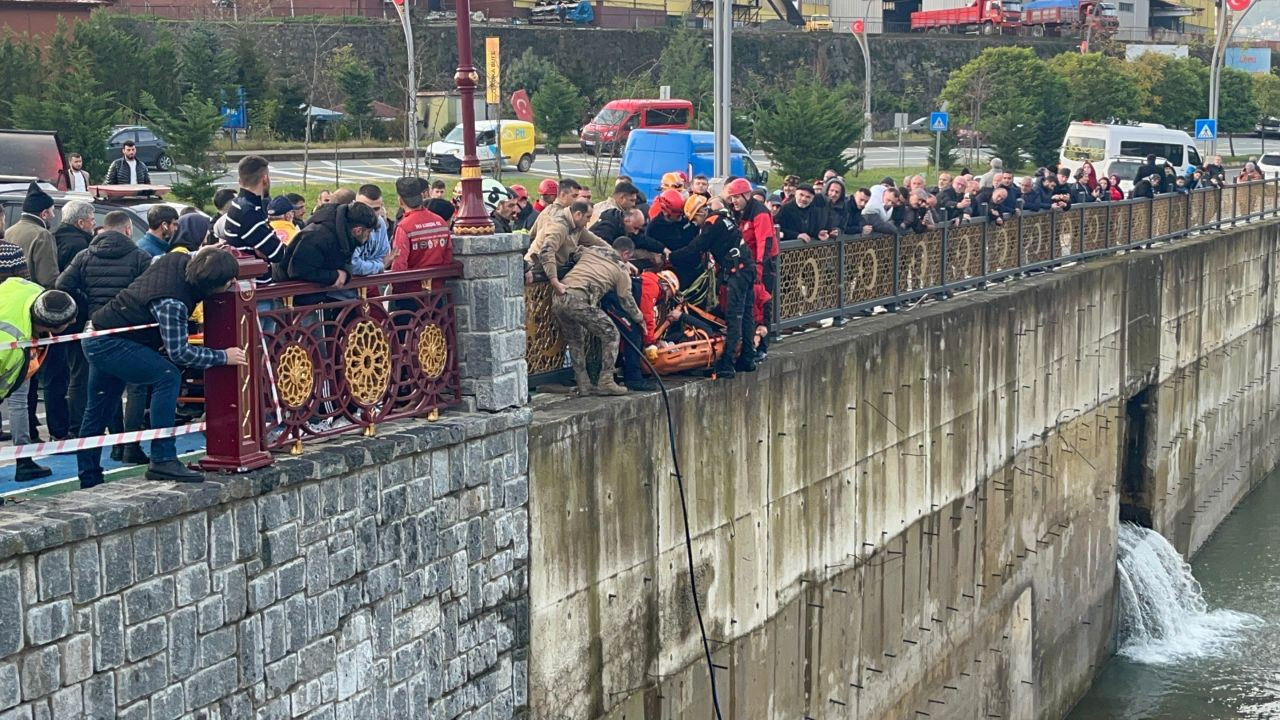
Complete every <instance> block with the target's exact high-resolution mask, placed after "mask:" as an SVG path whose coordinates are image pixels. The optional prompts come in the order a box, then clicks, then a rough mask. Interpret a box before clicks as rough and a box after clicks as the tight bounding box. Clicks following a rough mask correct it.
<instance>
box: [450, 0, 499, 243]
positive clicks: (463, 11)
mask: <svg viewBox="0 0 1280 720" xmlns="http://www.w3.org/2000/svg"><path fill="white" fill-rule="evenodd" d="M454 14H455V15H457V24H458V69H457V71H456V72H455V73H454V74H453V81H454V82H455V83H456V84H457V86H458V96H459V97H460V98H461V99H462V152H463V155H462V199H461V201H460V202H459V203H458V214H457V215H456V216H455V219H454V221H453V234H455V235H489V234H491V233H492V232H493V220H491V219H490V218H489V213H488V212H486V211H485V208H484V199H483V198H481V186H482V180H481V177H480V159H479V158H477V157H476V103H475V99H476V84H477V83H478V82H479V81H480V73H478V72H476V68H475V65H474V64H473V62H472V58H471V0H458V2H457V3H456V5H455V6H454Z"/></svg>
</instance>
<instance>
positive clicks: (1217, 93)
mask: <svg viewBox="0 0 1280 720" xmlns="http://www.w3.org/2000/svg"><path fill="white" fill-rule="evenodd" d="M1217 4H1218V16H1217V18H1216V20H1217V31H1216V35H1215V42H1214V45H1213V57H1211V58H1210V62H1209V117H1210V118H1211V119H1213V120H1217V119H1218V101H1219V100H1220V99H1221V96H1222V65H1223V63H1224V62H1225V61H1226V54H1227V47H1228V46H1230V45H1231V38H1233V37H1235V34H1236V30H1238V29H1240V25H1241V24H1242V23H1243V22H1244V18H1245V16H1246V15H1248V14H1249V11H1250V10H1252V9H1253V6H1254V5H1256V4H1257V2H1256V0H1226V2H1225V3H1224V2H1223V0H1217ZM1232 10H1235V11H1236V12H1238V13H1240V16H1239V17H1237V18H1236V19H1235V22H1234V23H1233V22H1232V21H1231V17H1230V15H1231V11H1232ZM1217 153H1218V140H1217V138H1214V139H1213V140H1210V141H1209V155H1216V154H1217Z"/></svg>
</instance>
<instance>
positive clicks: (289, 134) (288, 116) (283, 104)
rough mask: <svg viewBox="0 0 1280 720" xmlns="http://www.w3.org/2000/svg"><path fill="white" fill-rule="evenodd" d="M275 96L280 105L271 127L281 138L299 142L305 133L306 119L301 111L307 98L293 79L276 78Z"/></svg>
mask: <svg viewBox="0 0 1280 720" xmlns="http://www.w3.org/2000/svg"><path fill="white" fill-rule="evenodd" d="M275 95H276V97H277V98H279V99H280V104H279V107H278V109H277V111H276V115H275V118H274V119H273V120H272V122H271V126H272V127H273V128H274V129H275V131H276V134H277V135H279V136H280V137H281V138H284V139H287V140H301V139H302V138H303V136H304V135H305V134H306V132H307V117H306V113H304V112H303V109H302V108H303V106H304V105H306V104H307V97H306V95H305V94H303V92H302V88H301V87H300V86H299V85H298V83H297V82H295V80H294V78H287V77H285V78H277V79H276V81H275Z"/></svg>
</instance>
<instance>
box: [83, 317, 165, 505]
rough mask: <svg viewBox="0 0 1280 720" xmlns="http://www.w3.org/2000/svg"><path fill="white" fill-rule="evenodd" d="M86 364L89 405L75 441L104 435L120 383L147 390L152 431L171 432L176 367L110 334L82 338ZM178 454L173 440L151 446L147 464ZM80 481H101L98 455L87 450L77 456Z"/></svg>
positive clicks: (120, 388) (138, 345)
mask: <svg viewBox="0 0 1280 720" xmlns="http://www.w3.org/2000/svg"><path fill="white" fill-rule="evenodd" d="M81 345H82V346H83V347H84V354H85V357H86V358H87V359H88V360H89V404H88V406H87V407H86V408H85V411H84V422H83V423H81V425H80V437H82V438H84V437H93V436H95V435H101V434H102V432H103V431H104V430H106V428H107V425H108V423H109V422H110V420H111V416H112V414H113V413H114V412H115V408H116V404H117V403H118V402H119V401H120V393H121V392H122V391H123V390H124V386H125V384H126V383H127V384H130V385H138V386H140V387H145V388H147V389H149V390H150V391H151V427H152V428H153V429H154V428H167V427H173V419H174V415H175V413H176V412H177V409H178V390H179V388H181V386H182V373H181V372H180V371H179V370H178V366H177V365H174V364H173V363H172V362H169V359H168V358H166V357H165V356H164V355H161V354H160V353H159V352H157V351H155V350H152V349H151V348H149V347H146V346H145V345H140V344H138V343H136V342H134V341H132V340H126V339H123V338H119V337H117V336H114V335H107V336H104V337H96V338H86V339H85V340H83V341H81ZM177 458H178V452H177V448H176V445H175V441H174V439H173V438H171V437H169V438H157V439H155V440H152V441H151V461H152V462H157V463H158V462H165V461H167V460H176V459H177ZM76 465H77V467H78V469H79V474H80V482H81V483H82V484H84V483H86V482H97V481H100V480H101V479H102V450H101V448H90V449H87V450H81V451H79V452H77V453H76Z"/></svg>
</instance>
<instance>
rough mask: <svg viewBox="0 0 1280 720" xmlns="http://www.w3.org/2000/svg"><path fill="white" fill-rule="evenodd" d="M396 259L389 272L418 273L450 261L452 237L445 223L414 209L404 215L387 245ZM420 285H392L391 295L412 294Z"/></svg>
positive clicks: (425, 212)
mask: <svg viewBox="0 0 1280 720" xmlns="http://www.w3.org/2000/svg"><path fill="white" fill-rule="evenodd" d="M391 248H392V252H395V253H396V259H395V260H392V261H391V269H392V271H397V270H422V269H424V268H430V267H439V266H440V265H448V264H449V263H451V262H453V237H452V236H451V235H450V234H449V223H447V222H445V221H444V219H443V218H441V217H440V216H439V215H437V214H435V213H433V212H431V211H430V210H427V209H426V208H417V209H415V210H410V211H409V212H407V213H405V214H404V217H403V218H401V219H400V222H399V223H397V224H396V235H395V238H394V239H393V240H392V242H391ZM421 287H422V285H421V283H418V282H407V283H396V284H394V285H392V286H391V291H392V292H416V291H417V290H418V289H419V288H421Z"/></svg>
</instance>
